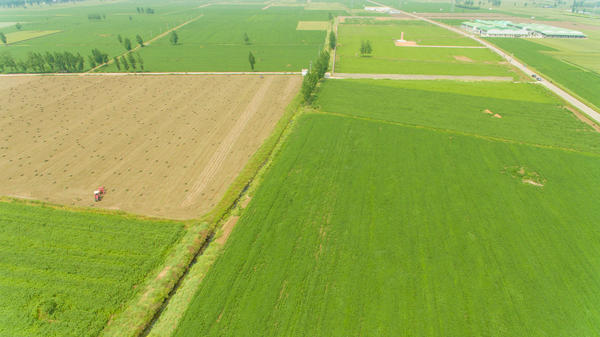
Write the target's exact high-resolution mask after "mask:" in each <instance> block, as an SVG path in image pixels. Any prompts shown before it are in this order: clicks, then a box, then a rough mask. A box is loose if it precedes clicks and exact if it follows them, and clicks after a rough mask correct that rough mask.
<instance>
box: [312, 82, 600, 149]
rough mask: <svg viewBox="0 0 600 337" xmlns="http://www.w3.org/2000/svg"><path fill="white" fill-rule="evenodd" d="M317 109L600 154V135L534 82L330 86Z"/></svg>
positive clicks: (392, 83) (345, 84) (353, 84)
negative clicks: (496, 115) (496, 116)
mask: <svg viewBox="0 0 600 337" xmlns="http://www.w3.org/2000/svg"><path fill="white" fill-rule="evenodd" d="M368 97H373V98H374V97H377V99H368ZM316 104H317V105H319V106H320V108H321V109H322V110H324V111H328V112H334V113H342V114H352V115H355V116H360V117H363V118H369V119H378V120H386V121H390V122H400V123H405V124H410V125H423V126H427V127H433V128H437V129H444V130H445V129H448V130H455V131H460V132H466V133H470V134H477V135H481V136H488V137H496V138H502V139H510V140H514V141H519V142H525V143H531V144H541V145H546V146H553V147H562V148H570V149H576V150H579V151H586V152H595V153H600V134H599V133H597V132H595V131H594V130H593V129H592V128H591V127H589V126H588V125H585V124H583V123H581V122H580V121H579V120H578V119H577V118H576V117H575V116H574V115H573V114H572V113H571V112H569V111H567V110H566V109H565V108H564V107H563V106H564V103H562V102H561V101H560V100H559V99H558V98H556V97H555V96H554V95H552V94H551V93H550V92H549V91H547V90H545V89H544V88H542V87H540V86H537V85H535V84H531V83H494V82H478V83H472V82H471V83H456V82H450V81H391V80H344V81H343V82H340V81H328V82H327V83H325V85H323V87H322V89H321V92H320V94H319V97H318V99H317V101H316ZM486 110H488V111H489V112H491V114H489V113H485V111H486ZM494 114H498V115H499V116H500V117H501V118H494V116H493V115H494Z"/></svg>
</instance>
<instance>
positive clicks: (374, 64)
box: [335, 19, 515, 76]
mask: <svg viewBox="0 0 600 337" xmlns="http://www.w3.org/2000/svg"><path fill="white" fill-rule="evenodd" d="M338 31H339V38H338V40H339V47H338V50H337V60H336V68H335V71H336V72H339V73H344V72H346V73H380V74H425V75H478V76H514V75H515V73H514V72H513V71H512V70H511V69H510V68H509V67H508V66H507V65H505V64H504V63H503V62H502V59H501V58H500V57H499V56H497V55H495V54H494V53H492V52H491V51H489V50H488V49H485V48H472V47H481V46H480V45H479V44H477V43H476V42H475V41H473V40H471V39H468V38H466V37H463V36H460V35H458V34H455V33H453V32H450V31H448V30H445V29H443V28H440V27H437V26H434V25H431V24H428V23H425V22H421V21H414V20H388V21H378V20H375V19H370V20H356V19H354V20H347V21H345V23H342V24H340V25H339V28H338ZM402 32H404V39H405V40H408V41H414V42H416V44H417V45H421V46H446V47H448V46H458V47H467V48H437V47H405V46H396V45H395V44H394V41H395V40H397V39H400V37H401V33H402ZM366 40H369V41H371V44H372V46H373V53H372V55H370V56H366V57H365V56H361V54H360V52H359V50H360V45H361V42H362V41H366Z"/></svg>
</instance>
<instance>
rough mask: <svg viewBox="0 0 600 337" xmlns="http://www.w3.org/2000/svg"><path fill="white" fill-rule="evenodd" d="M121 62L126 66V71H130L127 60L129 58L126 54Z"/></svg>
mask: <svg viewBox="0 0 600 337" xmlns="http://www.w3.org/2000/svg"><path fill="white" fill-rule="evenodd" d="M121 63H122V64H123V68H125V71H128V70H129V63H128V62H127V58H126V57H125V56H121Z"/></svg>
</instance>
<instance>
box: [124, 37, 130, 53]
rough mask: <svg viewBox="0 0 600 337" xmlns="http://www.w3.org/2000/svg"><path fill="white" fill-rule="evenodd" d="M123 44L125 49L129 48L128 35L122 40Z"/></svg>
mask: <svg viewBox="0 0 600 337" xmlns="http://www.w3.org/2000/svg"><path fill="white" fill-rule="evenodd" d="M123 46H124V47H125V49H127V50H131V40H130V39H129V38H128V37H126V38H125V40H123Z"/></svg>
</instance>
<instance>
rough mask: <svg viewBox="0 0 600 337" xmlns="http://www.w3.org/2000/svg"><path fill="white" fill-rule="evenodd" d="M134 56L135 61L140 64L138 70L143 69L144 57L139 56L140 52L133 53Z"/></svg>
mask: <svg viewBox="0 0 600 337" xmlns="http://www.w3.org/2000/svg"><path fill="white" fill-rule="evenodd" d="M135 58H136V59H137V63H138V64H139V65H140V70H142V71H143V70H144V59H143V58H142V57H141V56H140V53H135Z"/></svg>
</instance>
